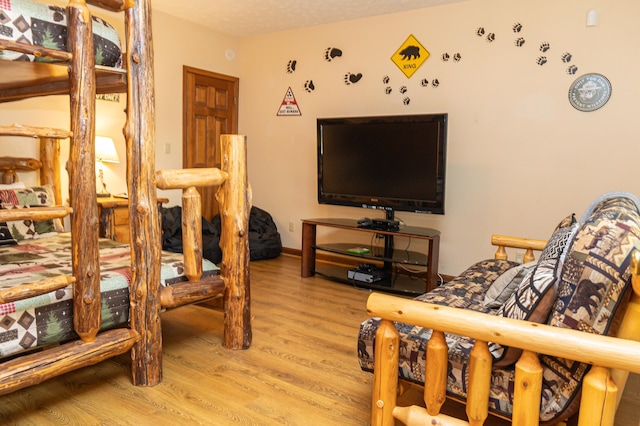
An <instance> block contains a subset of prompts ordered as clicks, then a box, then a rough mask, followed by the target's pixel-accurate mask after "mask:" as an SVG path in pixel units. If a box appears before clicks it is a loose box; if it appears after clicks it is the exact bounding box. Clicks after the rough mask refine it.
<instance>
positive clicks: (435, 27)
mask: <svg viewBox="0 0 640 426" xmlns="http://www.w3.org/2000/svg"><path fill="white" fill-rule="evenodd" d="M590 9H596V10H597V11H598V12H599V23H598V25H597V26H595V27H586V26H585V19H586V13H587V11H588V10H590ZM118 16H119V15H118ZM639 18H640V2H637V1H636V0H618V1H616V2H610V1H605V0H581V1H578V0H566V1H563V2H558V1H553V0H540V1H536V2H532V1H528V0H469V1H463V2H460V3H455V4H451V5H446V6H438V7H433V8H427V9H422V10H417V11H410V12H405V13H399V14H394V15H387V16H381V17H373V18H368V19H362V20H357V21H349V22H342V23H336V24H331V25H323V26H317V27H312V28H306V29H300V30H295V31H287V32H281V33H275V34H268V35H262V36H255V37H249V38H246V39H242V40H241V39H236V38H233V37H229V36H225V35H222V34H219V33H215V32H212V31H210V30H207V29H205V28H203V27H198V26H196V25H193V24H190V23H188V22H186V21H182V20H179V19H175V18H172V17H170V16H168V15H165V14H163V13H161V12H158V11H154V14H153V31H154V33H153V36H154V47H155V77H156V87H155V93H156V113H157V119H156V136H157V141H156V146H157V148H158V149H157V155H156V166H157V167H158V168H180V167H182V155H181V144H182V66H183V65H188V66H192V67H196V68H202V69H206V70H209V71H213V72H218V73H222V74H227V75H232V76H238V77H240V123H239V125H240V132H241V133H244V134H246V135H247V136H248V141H249V150H248V155H249V177H250V179H251V183H252V186H253V190H254V204H255V205H256V206H259V207H261V208H263V209H265V210H267V211H269V212H270V213H271V214H272V215H273V217H274V219H275V221H276V223H277V225H278V227H279V230H280V232H281V234H282V237H283V244H284V245H285V246H286V247H291V248H299V247H300V240H301V236H300V219H302V218H308V217H352V218H359V217H362V216H365V215H367V216H377V214H379V212H374V211H371V210H363V209H358V208H348V207H336V206H326V205H318V203H317V201H316V151H315V150H316V134H315V120H316V118H317V117H327V116H359V115H384V114H419V113H429V112H448V113H449V141H448V160H447V187H446V191H447V195H446V197H447V201H446V215H444V216H431V215H419V214H412V213H398V214H397V216H398V217H400V218H401V219H403V220H404V221H405V222H407V223H409V224H411V225H416V226H426V227H433V228H437V229H439V230H440V231H441V232H442V241H441V254H440V271H441V272H442V273H444V274H456V273H458V272H460V271H461V270H462V269H463V268H465V267H466V266H468V265H469V264H470V263H471V262H473V261H476V260H479V259H480V258H482V257H489V256H491V255H492V254H493V250H494V249H493V248H492V247H491V246H490V245H489V237H490V234H491V233H502V234H517V235H524V236H528V237H532V238H546V237H548V235H549V234H550V232H551V230H552V229H553V227H554V226H555V225H556V223H557V222H558V221H559V220H560V218H561V217H563V216H564V215H566V214H568V213H570V212H575V213H577V214H578V215H579V214H580V213H581V212H582V211H583V210H584V209H585V208H586V207H587V206H588V204H589V203H590V202H591V200H593V199H594V198H595V197H597V196H598V195H599V194H601V193H603V192H605V191H610V190H628V191H630V192H633V193H635V194H639V195H640V181H639V180H638V179H636V178H635V177H634V175H633V172H632V170H635V167H634V166H635V162H637V160H636V157H638V148H637V147H636V146H635V145H634V142H636V141H637V140H638V139H639V136H640V134H639V133H640V131H639V130H638V126H636V120H637V118H636V117H637V110H638V108H637V99H640V85H638V84H637V72H636V70H637V69H639V68H640V63H639V62H640V58H639V57H638V55H637V54H636V50H637V49H635V46H634V44H633V43H634V42H635V40H638V39H639V38H640V28H639V27H638V25H637V21H638V19H639ZM118 19H120V18H118ZM110 21H111V22H114V20H113V19H110ZM516 22H520V23H521V24H522V26H523V28H522V31H521V33H519V34H516V33H514V32H513V31H512V26H513V25H514V24H515V23H516ZM480 26H482V27H484V28H485V30H486V31H487V32H494V33H495V34H496V40H495V41H494V42H493V43H488V42H487V41H485V39H483V38H480V37H478V36H476V35H475V34H476V29H477V28H478V27H480ZM410 34H413V35H414V36H415V37H417V39H418V40H419V41H420V42H421V43H422V44H423V45H424V46H425V47H426V48H427V49H428V50H429V51H430V52H431V54H432V56H431V57H430V58H429V59H428V60H427V61H426V62H425V63H424V65H422V67H421V68H420V69H419V70H418V71H417V72H416V74H415V75H414V76H413V77H412V78H411V79H407V78H406V77H404V75H403V74H401V73H400V71H399V70H398V69H397V67H396V66H395V65H394V64H393V63H392V62H391V61H390V59H389V58H390V57H391V55H392V54H393V53H394V52H395V51H396V49H397V48H398V47H399V46H400V44H401V43H402V42H403V41H404V40H405V39H406V38H407V37H408V36H409V35H410ZM518 36H521V37H523V38H525V44H524V45H523V46H522V47H516V46H515V45H514V40H515V38H516V37H518ZM545 41H546V42H549V44H550V50H549V51H548V52H547V53H546V56H547V57H548V63H547V64H545V65H544V66H540V65H537V64H536V58H537V57H538V56H541V55H542V53H541V52H540V51H539V45H540V44H541V43H542V42H545ZM327 47H338V48H340V49H341V50H342V51H343V56H342V57H340V58H336V59H334V60H333V61H331V62H327V61H326V60H325V59H324V57H323V55H324V52H325V49H326V48H327ZM228 48H231V49H233V50H234V51H235V53H236V58H235V60H234V61H229V60H227V59H226V58H225V51H226V49H228ZM445 52H447V53H449V54H450V55H452V54H454V53H460V54H461V55H462V60H461V61H460V62H453V61H451V60H450V61H448V62H443V61H442V60H441V59H440V56H441V55H442V54H443V53H445ZM564 52H569V53H571V54H572V55H573V60H572V62H571V63H572V64H575V65H576V66H578V68H579V70H578V72H577V74H576V75H569V74H567V73H566V72H565V70H566V68H567V66H568V64H565V63H562V61H561V60H560V55H561V54H562V53H564ZM291 59H295V60H297V64H298V65H297V67H296V71H295V72H293V73H287V72H286V65H287V62H288V61H289V60H291ZM350 72H351V73H358V72H360V73H362V74H363V78H362V80H360V81H359V82H358V83H356V84H351V85H346V84H345V83H344V76H345V74H347V73H350ZM588 72H597V73H600V74H603V75H605V76H606V77H607V78H609V80H610V81H611V83H612V85H613V94H612V97H611V99H610V101H609V102H608V103H607V104H606V105H605V106H604V107H603V108H602V109H600V110H597V111H594V112H589V113H584V112H579V111H577V110H575V109H574V108H573V107H571V105H570V104H569V102H568V100H567V93H568V90H569V86H570V84H571V83H572V82H573V81H574V79H575V78H577V77H578V76H579V75H582V74H584V73H588ZM384 76H389V77H390V86H391V87H392V88H393V93H392V94H390V95H386V94H385V93H384V87H385V85H384V84H383V83H382V78H383V77H384ZM423 78H427V79H428V80H430V81H431V80H432V79H433V78H437V79H438V80H439V81H440V86H439V87H438V88H433V87H429V88H423V87H421V86H420V80H421V79H423ZM307 80H313V82H314V84H315V87H316V89H315V90H314V91H312V92H307V91H305V89H304V84H305V82H306V81H307ZM402 85H406V86H407V88H408V91H407V93H406V95H405V96H409V97H410V99H411V102H410V104H409V105H406V106H405V105H403V103H402V97H403V96H401V95H400V94H399V93H398V89H399V87H400V86H402ZM288 87H291V88H292V90H293V92H294V94H295V96H296V99H297V101H298V103H299V106H300V108H301V111H302V116H301V117H277V116H276V112H277V110H278V108H279V106H280V103H281V102H282V100H283V97H284V95H285V92H286V90H287V88H288ZM122 102H123V101H121V103H120V104H118V103H110V102H105V101H100V102H98V110H99V113H98V117H99V118H98V120H97V134H104V135H107V136H112V137H114V139H116V142H117V143H119V145H118V147H117V148H118V152H119V153H120V155H121V157H122V158H124V153H125V147H124V140H123V138H122V125H123V124H124V114H123V113H122V110H123V109H124V104H122ZM68 120H69V118H68V112H67V102H66V100H64V98H62V97H52V98H45V99H40V100H29V101H23V102H17V103H12V104H9V105H0V122H1V123H2V124H10V123H13V122H21V123H25V124H34V125H35V124H38V125H44V126H60V127H66V126H68ZM166 144H169V145H170V153H169V154H165V153H164V148H165V145H166ZM25 146H26V144H25V143H19V144H13V143H12V144H8V145H3V149H2V152H3V154H4V153H5V152H6V151H7V150H8V151H13V155H23V154H25ZM34 149H35V148H34ZM15 152H18V153H19V154H16V153H15ZM34 152H35V151H34ZM9 154H11V153H9ZM63 155H64V153H63ZM108 172H109V173H108ZM110 172H112V174H113V175H112V174H111V173H110ZM105 174H106V178H107V183H108V185H109V189H110V190H111V191H112V192H120V191H124V190H125V189H126V186H125V185H124V175H125V166H124V163H121V164H120V165H108V166H106V167H105ZM117 178H119V180H118V179H117ZM165 193H168V194H165ZM160 195H161V196H168V197H169V198H170V199H171V202H170V204H176V203H178V202H179V198H180V193H179V191H164V193H161V194H160ZM290 222H291V223H293V224H294V232H289V231H288V229H289V223H290ZM342 237H343V234H339V233H338V234H336V233H333V234H331V233H330V234H328V235H324V234H323V235H321V238H326V239H329V238H333V239H338V240H340V239H342ZM354 238H356V236H354ZM401 244H402V243H401ZM412 247H414V245H413V243H412ZM416 247H417V246H416Z"/></svg>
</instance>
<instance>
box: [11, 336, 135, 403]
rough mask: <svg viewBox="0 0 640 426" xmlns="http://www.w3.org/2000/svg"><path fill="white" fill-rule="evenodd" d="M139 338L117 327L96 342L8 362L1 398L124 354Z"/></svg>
mask: <svg viewBox="0 0 640 426" xmlns="http://www.w3.org/2000/svg"><path fill="white" fill-rule="evenodd" d="M138 337H139V336H138V335H137V334H136V333H135V332H133V331H132V330H129V329H127V328H118V329H115V330H109V331H105V332H104V333H101V334H100V335H99V336H98V337H97V338H96V339H95V340H94V341H93V342H83V341H81V340H76V341H74V342H71V343H66V344H64V345H60V346H57V347H54V348H51V349H48V350H46V351H43V352H36V353H33V354H29V355H24V356H21V357H18V358H15V359H12V360H9V361H5V362H3V363H2V369H0V395H4V394H7V393H10V392H14V391H16V390H18V389H22V388H26V387H27V386H32V385H36V384H38V383H42V382H44V381H45V380H48V379H51V378H53V377H56V376H59V375H61V374H64V373H67V372H69V371H73V370H77V369H78V368H82V367H86V366H88V365H94V364H96V363H98V362H100V361H103V360H105V359H108V358H111V357H114V356H116V355H119V354H122V353H124V352H126V351H128V350H129V349H130V348H131V346H132V345H133V344H134V342H135V341H136V340H138Z"/></svg>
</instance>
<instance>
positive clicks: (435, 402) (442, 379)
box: [396, 330, 449, 416]
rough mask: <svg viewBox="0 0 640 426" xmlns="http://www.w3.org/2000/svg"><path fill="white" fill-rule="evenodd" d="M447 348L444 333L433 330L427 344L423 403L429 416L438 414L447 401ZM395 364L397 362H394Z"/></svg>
mask: <svg viewBox="0 0 640 426" xmlns="http://www.w3.org/2000/svg"><path fill="white" fill-rule="evenodd" d="M448 354H449V347H448V346H447V342H446V339H445V337H444V333H443V332H442V331H438V330H433V333H432V334H431V338H430V339H429V342H427V354H426V357H427V365H426V371H425V380H424V383H425V386H424V403H425V405H426V407H427V413H429V414H430V415H431V416H437V415H438V414H440V409H441V408H442V404H444V402H445V401H446V399H447V364H448ZM396 364H397V362H396Z"/></svg>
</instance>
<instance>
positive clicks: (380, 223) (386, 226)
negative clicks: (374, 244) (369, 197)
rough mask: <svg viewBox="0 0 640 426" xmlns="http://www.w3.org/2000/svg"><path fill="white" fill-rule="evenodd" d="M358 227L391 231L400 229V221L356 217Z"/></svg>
mask: <svg viewBox="0 0 640 426" xmlns="http://www.w3.org/2000/svg"><path fill="white" fill-rule="evenodd" d="M358 228H366V229H375V230H377V231H389V232H393V231H399V230H400V222H399V221H397V220H393V219H370V218H368V217H363V218H361V219H358Z"/></svg>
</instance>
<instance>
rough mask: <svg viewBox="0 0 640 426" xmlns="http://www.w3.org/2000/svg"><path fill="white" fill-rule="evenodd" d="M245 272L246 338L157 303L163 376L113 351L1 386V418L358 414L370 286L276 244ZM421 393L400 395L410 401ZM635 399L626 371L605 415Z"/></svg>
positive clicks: (207, 419)
mask: <svg viewBox="0 0 640 426" xmlns="http://www.w3.org/2000/svg"><path fill="white" fill-rule="evenodd" d="M251 274H252V275H251V293H252V294H251V296H252V310H253V323H252V324H253V344H252V346H251V348H250V349H248V350H246V351H230V350H226V349H224V348H222V346H221V342H222V319H223V318H222V317H223V315H222V313H221V312H219V311H216V310H211V309H207V308H204V307H201V306H195V305H194V306H186V307H182V308H178V309H175V310H173V311H169V312H166V313H164V314H162V320H163V323H162V325H163V335H164V342H163V347H164V350H163V360H164V380H163V382H162V384H160V385H158V386H155V387H150V388H143V387H135V386H133V385H131V382H130V379H129V375H130V371H129V357H128V355H123V356H119V357H116V358H113V359H111V360H107V361H104V362H102V363H100V364H97V365H95V366H91V367H86V368H83V369H81V370H78V371H75V372H72V373H69V374H66V375H64V376H61V377H59V378H56V379H53V380H50V381H47V382H45V383H42V384H40V385H38V386H33V387H30V388H27V389H23V390H21V391H18V392H15V393H13V394H10V395H6V396H2V397H0V424H3V425H4V424H12V425H13V424H15V425H63V424H69V425H76V424H81V425H136V426H140V425H146V424H154V425H165V424H166V425H174V424H181V423H182V424H185V425H186V424H203V425H230V424H239V425H276V424H278V425H281V424H284V425H367V424H369V418H370V414H369V413H370V407H371V401H370V397H371V386H372V379H373V376H372V375H371V374H368V373H364V372H362V371H360V368H359V366H358V362H357V358H356V343H355V342H356V337H357V333H358V326H359V324H360V322H361V321H362V320H364V319H365V318H366V317H367V315H366V311H365V302H366V299H367V297H368V294H369V292H368V291H361V290H357V289H355V288H352V287H350V286H347V285H344V284H337V283H333V282H330V281H326V280H324V279H322V278H318V277H313V278H304V279H302V278H300V259H299V258H296V257H292V256H287V255H283V256H280V257H279V258H277V259H273V260H268V261H260V262H253V263H252V264H251ZM420 392H421V391H420V390H419V388H417V387H416V388H412V389H410V391H409V392H407V393H406V394H405V395H404V396H403V397H402V398H401V400H400V402H401V403H403V404H419V403H420V399H421V394H420ZM639 402H640V383H639V380H638V378H637V377H635V376H633V377H632V378H631V379H630V383H629V384H628V385H627V389H626V391H625V394H624V400H623V405H622V407H621V409H620V410H619V416H618V421H617V422H616V424H617V425H621V426H631V425H634V426H635V425H638V424H639V419H640V414H639V409H638V407H639V406H640V404H639ZM450 409H452V410H456V409H457V407H455V406H452V408H450ZM498 423H499V422H498V421H497V420H493V419H492V420H491V421H490V422H487V424H498Z"/></svg>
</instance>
